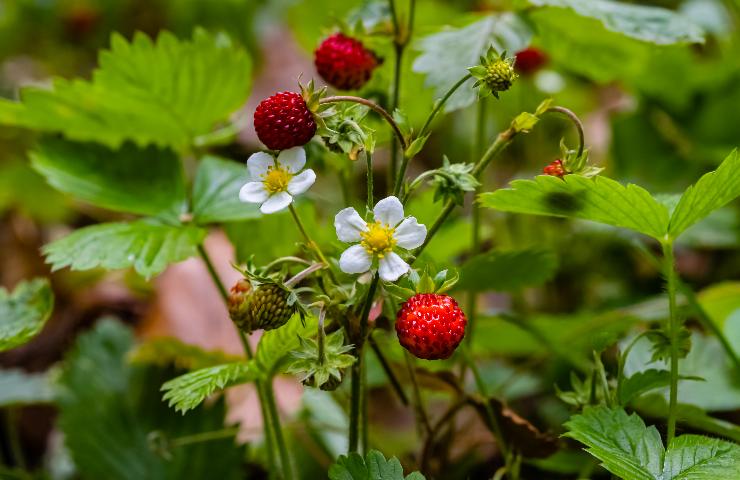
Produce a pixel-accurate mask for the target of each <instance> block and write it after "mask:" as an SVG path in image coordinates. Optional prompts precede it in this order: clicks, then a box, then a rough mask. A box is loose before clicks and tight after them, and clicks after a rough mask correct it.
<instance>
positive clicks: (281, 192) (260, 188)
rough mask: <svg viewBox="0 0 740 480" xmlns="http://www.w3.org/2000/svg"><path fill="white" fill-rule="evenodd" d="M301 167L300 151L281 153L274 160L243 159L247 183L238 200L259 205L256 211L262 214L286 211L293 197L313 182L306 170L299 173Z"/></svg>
mask: <svg viewBox="0 0 740 480" xmlns="http://www.w3.org/2000/svg"><path fill="white" fill-rule="evenodd" d="M305 164H306V152H305V151H304V150H303V148H301V147H293V148H290V149H288V150H283V151H282V152H280V154H279V155H278V157H277V159H275V157H273V156H272V155H270V154H269V153H265V152H259V153H255V154H254V155H252V156H251V157H249V158H248V159H247V170H248V171H249V182H247V183H246V184H245V185H244V186H243V187H242V188H241V190H239V200H241V201H242V202H249V203H261V204H262V205H261V206H260V211H261V212H262V213H265V214H267V213H275V212H279V211H280V210H283V209H285V208H287V206H288V205H290V204H291V202H292V201H293V196H295V195H299V194H301V193H303V192H305V191H306V190H308V189H309V187H311V185H313V182H315V181H316V174H315V173H314V171H313V170H311V169H310V168H307V169H306V170H304V171H303V172H301V169H302V168H303V166H304V165H305ZM298 172H301V173H298Z"/></svg>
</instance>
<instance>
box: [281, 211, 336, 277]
mask: <svg viewBox="0 0 740 480" xmlns="http://www.w3.org/2000/svg"><path fill="white" fill-rule="evenodd" d="M288 210H290V214H291V215H292V216H293V220H295V224H296V226H297V227H298V230H299V231H300V232H301V235H303V239H304V240H305V241H306V244H307V245H308V248H310V249H311V250H313V251H314V253H315V254H316V258H318V260H319V261H320V262H321V263H323V264H324V265H326V270H327V272H329V278H331V281H332V282H334V283H335V284H339V282H338V281H337V278H336V277H335V276H334V271H332V269H331V263H329V260H327V259H326V256H324V252H322V251H321V247H319V244H318V243H316V242H314V241H313V239H312V238H311V236H310V235H309V234H308V230H306V227H305V226H304V225H303V222H302V221H301V217H299V216H298V211H296V209H295V207H294V206H293V204H292V203H291V204H290V205H288Z"/></svg>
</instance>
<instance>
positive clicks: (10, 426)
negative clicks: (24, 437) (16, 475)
mask: <svg viewBox="0 0 740 480" xmlns="http://www.w3.org/2000/svg"><path fill="white" fill-rule="evenodd" d="M16 421H17V417H16V410H15V408H13V407H9V408H6V409H5V429H6V434H7V437H8V441H9V442H10V454H11V456H12V458H13V464H14V465H15V466H16V467H18V468H20V469H21V470H25V469H26V457H25V456H24V455H23V447H22V445H21V438H20V435H19V434H18V425H17V424H16Z"/></svg>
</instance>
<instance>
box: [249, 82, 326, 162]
mask: <svg viewBox="0 0 740 480" xmlns="http://www.w3.org/2000/svg"><path fill="white" fill-rule="evenodd" d="M254 129H255V131H256V132H257V137H259V139H260V141H262V143H264V144H265V146H266V147H267V148H269V149H270V150H286V149H288V148H293V147H299V146H301V145H305V144H307V143H308V142H309V141H310V140H311V139H312V138H313V136H314V135H315V134H316V120H315V119H314V117H313V113H311V111H310V110H309V109H308V106H307V105H306V100H304V98H303V96H301V94H299V93H295V92H280V93H276V94H275V95H273V96H271V97H268V98H266V99H264V100H262V102H260V104H259V105H257V110H256V111H255V112H254Z"/></svg>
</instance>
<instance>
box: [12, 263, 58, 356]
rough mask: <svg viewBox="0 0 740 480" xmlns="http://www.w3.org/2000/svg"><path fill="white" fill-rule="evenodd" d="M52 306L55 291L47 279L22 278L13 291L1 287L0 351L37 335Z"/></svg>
mask: <svg viewBox="0 0 740 480" xmlns="http://www.w3.org/2000/svg"><path fill="white" fill-rule="evenodd" d="M53 308H54V292H52V290H51V286H50V285H49V281H48V280H46V279H43V278H37V279H35V280H31V281H29V282H21V283H19V284H18V285H17V286H16V287H15V290H13V292H12V293H9V292H8V291H7V290H5V289H4V288H2V287H0V352H2V351H5V350H9V349H11V348H15V347H17V346H19V345H23V344H24V343H26V342H28V341H29V340H31V339H32V338H33V337H35V336H36V335H37V334H38V333H39V332H40V331H41V329H42V328H43V327H44V324H45V323H46V320H48V318H49V316H50V315H51V311H52V309H53Z"/></svg>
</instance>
